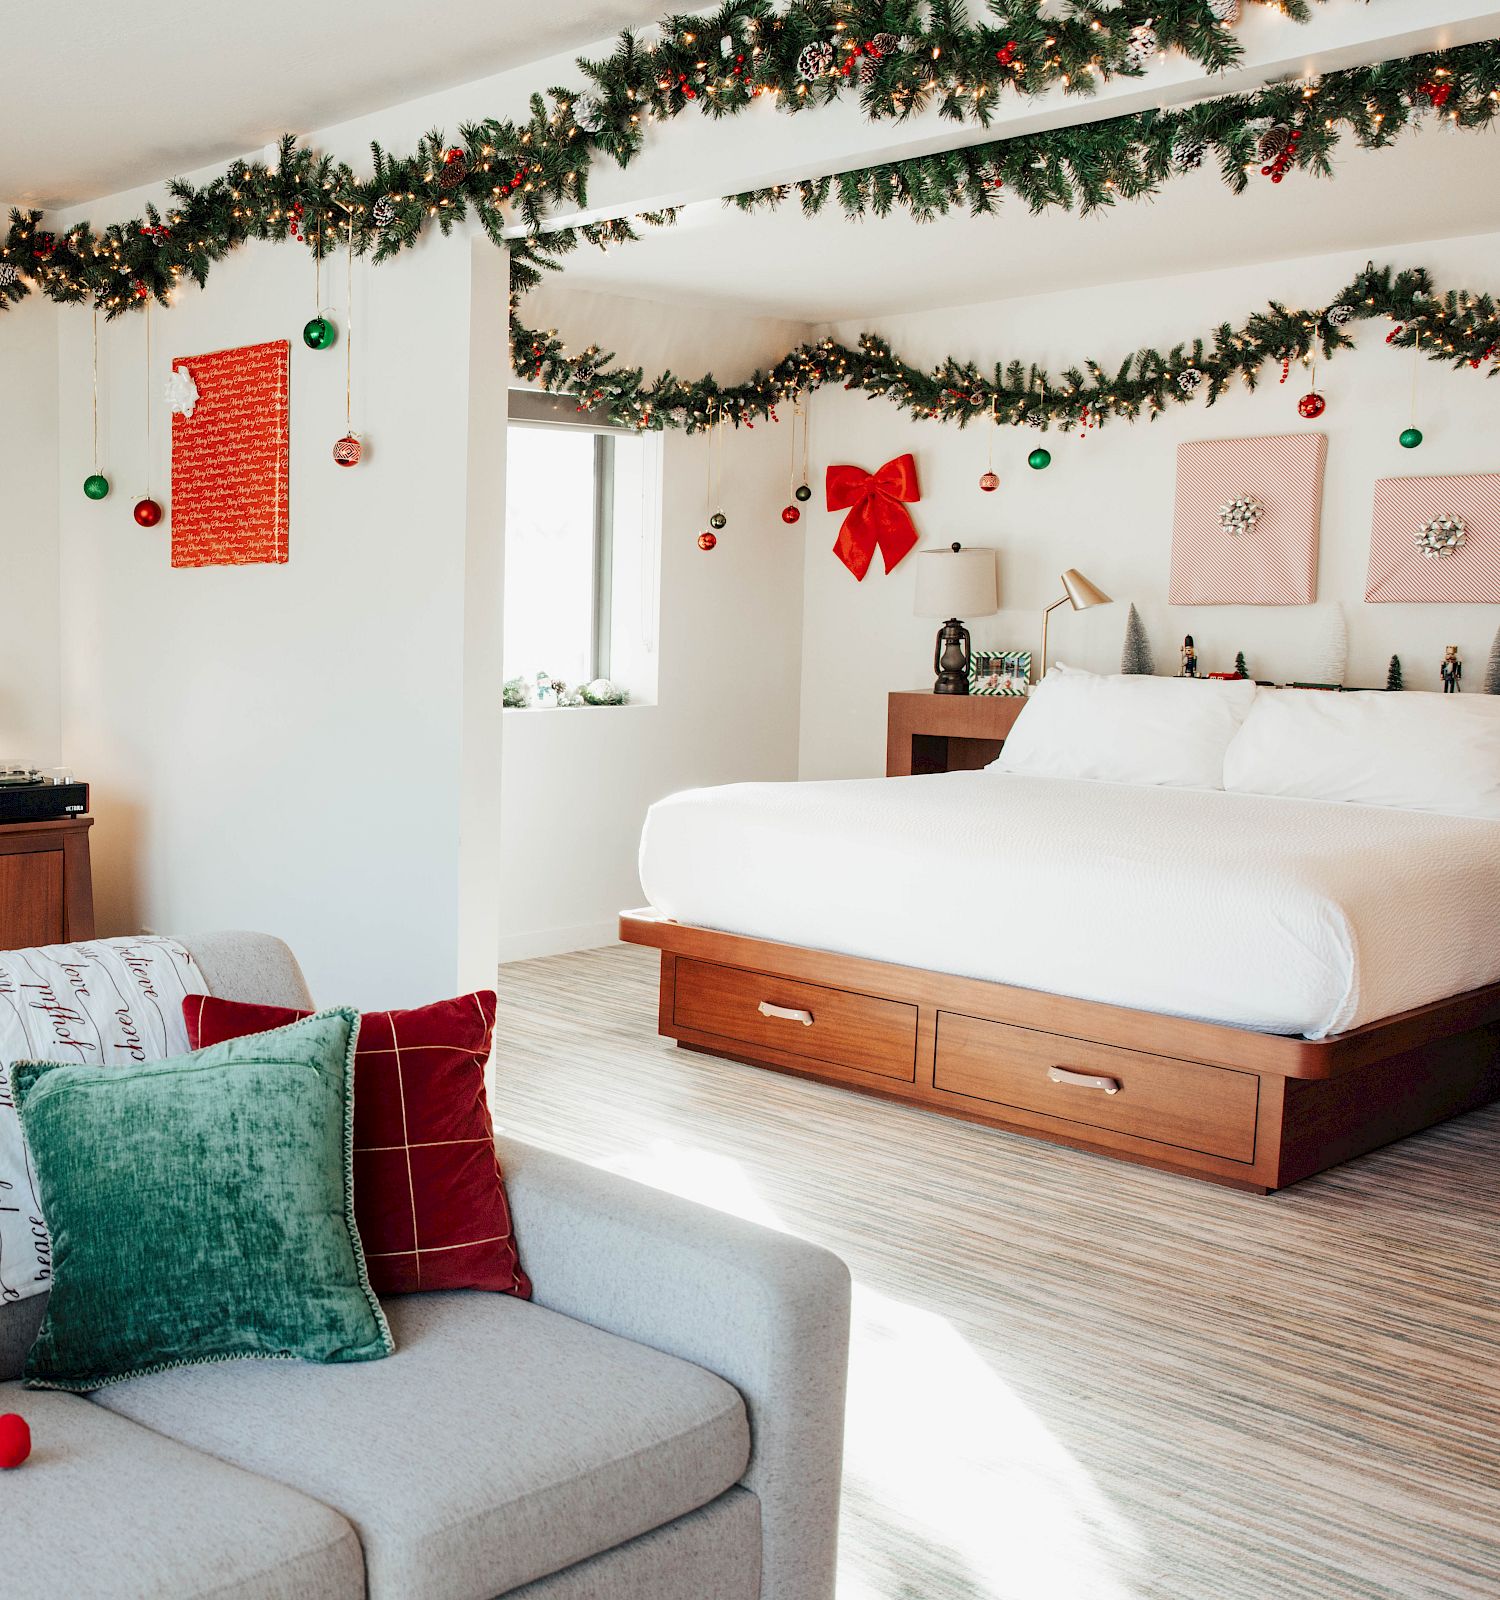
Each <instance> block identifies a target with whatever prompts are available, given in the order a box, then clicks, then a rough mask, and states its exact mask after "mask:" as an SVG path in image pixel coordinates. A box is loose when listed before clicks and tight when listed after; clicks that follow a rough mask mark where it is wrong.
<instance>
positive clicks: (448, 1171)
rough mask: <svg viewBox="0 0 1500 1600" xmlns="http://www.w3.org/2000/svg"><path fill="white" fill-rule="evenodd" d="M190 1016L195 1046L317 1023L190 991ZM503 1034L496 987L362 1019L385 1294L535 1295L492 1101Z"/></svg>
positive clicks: (378, 1277) (362, 1108) (373, 1232)
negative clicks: (494, 1046) (492, 1065)
mask: <svg viewBox="0 0 1500 1600" xmlns="http://www.w3.org/2000/svg"><path fill="white" fill-rule="evenodd" d="M182 1014H183V1018H184V1019H185V1021H186V1022H187V1030H188V1043H189V1044H190V1045H191V1046H192V1047H193V1049H194V1050H199V1049H202V1048H203V1047H204V1046H205V1045H211V1044H219V1043H221V1042H222V1041H223V1040H225V1039H238V1038H241V1037H243V1036H244V1035H245V1034H247V1033H265V1032H267V1031H268V1030H269V1029H271V1028H281V1027H285V1026H286V1024H287V1023H289V1022H297V1021H299V1020H300V1019H301V1018H303V1017H306V1016H311V1015H312V1013H311V1012H308V1011H294V1010H292V1009H291V1008H290V1007H287V1006H255V1005H246V1004H244V1003H242V1002H240V1001H238V1000H219V999H216V998H215V997H214V996H213V995H207V994H190V995H188V996H187V997H186V998H185V999H184V1000H183V1002H182ZM494 1026H495V995H494V992H493V991H492V990H489V989H486V990H484V991H482V992H481V993H478V994H469V995H464V996H463V997H462V998H461V999H457V1000H440V1001H438V1003H437V1004H436V1005H430V1006H420V1007H418V1008H417V1009H415V1010H412V1011H367V1012H365V1014H364V1016H363V1018H362V1019H361V1022H360V1027H359V1044H358V1047H357V1049H356V1051H355V1056H354V1215H355V1220H356V1221H357V1222H358V1224H359V1236H360V1239H361V1240H362V1242H363V1244H364V1247H365V1260H366V1262H367V1263H368V1266H369V1271H370V1283H371V1285H372V1287H373V1288H374V1290H375V1292H376V1293H377V1294H411V1293H413V1292H414V1291H416V1290H418V1289H494V1290H498V1291H499V1292H500V1293H502V1294H515V1295H520V1296H521V1297H522V1298H523V1299H529V1298H530V1297H531V1283H530V1280H529V1279H528V1278H527V1276H526V1274H525V1273H524V1272H522V1270H521V1263H520V1261H519V1260H518V1259H517V1256H516V1244H515V1239H514V1237H513V1236H512V1233H511V1224H510V1206H509V1204H508V1203H507V1201H506V1198H505V1184H504V1181H503V1179H502V1178H501V1174H500V1163H499V1162H498V1160H497V1159H496V1157H495V1142H494V1132H493V1130H492V1128H491V1126H490V1108H489V1104H488V1102H487V1101H486V1099H485V1093H484V1068H485V1063H486V1062H487V1061H488V1060H489V1056H490V1036H491V1034H492V1033H493V1031H494Z"/></svg>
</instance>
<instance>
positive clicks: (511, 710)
mask: <svg viewBox="0 0 1500 1600" xmlns="http://www.w3.org/2000/svg"><path fill="white" fill-rule="evenodd" d="M656 704H657V703H656V701H654V700H627V701H626V702H625V704H624V705H622V706H501V708H500V709H501V711H502V712H503V713H504V714H505V715H506V716H507V717H555V716H577V715H578V714H579V712H592V713H593V714H594V715H595V716H598V715H599V714H600V713H601V712H605V711H607V712H609V713H610V714H611V715H612V716H618V715H619V714H620V712H622V711H655V710H656Z"/></svg>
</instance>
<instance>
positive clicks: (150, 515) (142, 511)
mask: <svg viewBox="0 0 1500 1600" xmlns="http://www.w3.org/2000/svg"><path fill="white" fill-rule="evenodd" d="M134 515H135V520H136V521H137V522H138V523H140V525H141V526H142V527H143V528H154V527H155V526H156V525H157V523H158V522H160V521H161V519H162V515H163V512H162V509H161V507H160V506H159V505H158V504H157V503H156V501H155V500H153V499H152V498H151V496H150V495H147V496H146V497H145V499H143V500H137V501H136V503H135V513H134Z"/></svg>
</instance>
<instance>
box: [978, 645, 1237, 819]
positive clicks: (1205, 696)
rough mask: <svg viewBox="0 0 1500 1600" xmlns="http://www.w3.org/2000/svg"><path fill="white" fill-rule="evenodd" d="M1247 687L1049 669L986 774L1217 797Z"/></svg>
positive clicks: (1188, 679) (1061, 668)
mask: <svg viewBox="0 0 1500 1600" xmlns="http://www.w3.org/2000/svg"><path fill="white" fill-rule="evenodd" d="M1254 699H1255V685H1254V684H1253V683H1250V682H1248V681H1247V680H1243V679H1241V680H1239V681H1234V682H1225V681H1219V680H1209V679H1201V678H1200V679H1193V678H1153V677H1123V676H1118V675H1117V676H1114V677H1107V678H1106V677H1101V676H1099V674H1097V673H1093V672H1078V671H1076V670H1074V669H1073V668H1071V667H1062V666H1058V667H1053V668H1052V670H1051V671H1050V672H1049V673H1048V674H1047V676H1046V677H1045V678H1043V680H1042V681H1041V682H1040V683H1039V684H1038V685H1037V686H1036V688H1034V689H1033V690H1032V691H1031V696H1030V698H1029V699H1028V700H1027V702H1026V705H1025V708H1024V709H1023V710H1022V712H1021V715H1020V716H1019V717H1017V718H1016V725H1015V727H1014V728H1012V729H1011V731H1010V735H1009V737H1008V738H1007V739H1006V741H1005V744H1004V746H1003V747H1002V749H1001V751H1000V754H999V755H998V756H997V757H996V758H995V760H994V761H993V762H991V763H990V770H991V771H993V772H1018V773H1025V774H1027V775H1028V776H1031V777H1039V778H1095V779H1098V780H1100V781H1102V782H1106V783H1156V784H1166V785H1169V786H1171V787H1175V788H1181V789H1222V788H1223V787H1224V752H1225V750H1226V749H1228V747H1229V741H1230V740H1231V739H1233V738H1234V736H1235V734H1236V733H1237V732H1238V731H1239V727H1240V724H1241V723H1242V722H1243V721H1244V720H1245V714H1246V713H1247V712H1248V711H1249V709H1250V703H1251V701H1253V700H1254Z"/></svg>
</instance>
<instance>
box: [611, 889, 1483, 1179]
mask: <svg viewBox="0 0 1500 1600" xmlns="http://www.w3.org/2000/svg"><path fill="white" fill-rule="evenodd" d="M620 937H621V938H622V939H624V940H626V941H628V942H629V943H631V944H640V945H649V946H651V947H653V948H654V949H657V950H660V951H661V998H660V1012H659V1021H658V1026H659V1029H660V1032H661V1033H662V1034H663V1035H665V1036H666V1037H667V1038H670V1039H675V1040H676V1041H677V1043H678V1044H679V1045H681V1046H686V1047H687V1048H689V1049H692V1050H700V1051H703V1052H704V1053H706V1054H708V1055H718V1056H727V1057H729V1058H730V1059H731V1060H735V1061H746V1062H750V1063H751V1064H753V1065H755V1066H762V1067H772V1068H774V1069H776V1070H777V1071H781V1072H795V1073H800V1074H802V1075H803V1076H805V1077H810V1078H819V1079H822V1080H823V1081H825V1082H828V1083H836V1084H841V1085H843V1086H845V1087H848V1088H857V1089H861V1090H864V1091H865V1092H867V1093H870V1094H878V1095H884V1096H886V1097H888V1098H891V1099H895V1100H902V1101H906V1102H908V1103H910V1104H912V1105H917V1106H922V1107H924V1108H925V1109H927V1110H929V1111H941V1112H945V1113H946V1114H947V1115H949V1116H955V1117H963V1118H965V1119H967V1120H969V1121H973V1122H983V1123H988V1124H990V1125H992V1126H994V1127H997V1128H1005V1129H1008V1130H1010V1131H1011V1132H1013V1133H1027V1134H1031V1135H1033V1136H1035V1137H1037V1138H1042V1139H1051V1140H1053V1141H1055V1142H1056V1143H1058V1144H1066V1145H1072V1146H1074V1147H1075V1148H1078V1149H1082V1150H1092V1151H1095V1152H1097V1153H1098V1154H1101V1155H1110V1156H1115V1157H1117V1158H1119V1159H1121V1160H1125V1161H1137V1162H1141V1163H1144V1164H1145V1165H1147V1166H1152V1167H1161V1168H1164V1169H1166V1170H1167V1171H1169V1172H1179V1173H1185V1174H1188V1175H1190V1176H1192V1177H1196V1178H1206V1179H1208V1180H1210V1181H1211V1182H1214V1183H1222V1184H1230V1185H1233V1186H1235V1187H1237V1188H1241V1189H1249V1190H1252V1191H1253V1192H1255V1193H1258V1194H1265V1193H1267V1192H1268V1191H1270V1190H1272V1189H1280V1188H1283V1187H1284V1186H1285V1185H1287V1184H1289V1183H1296V1182H1297V1181H1298V1180H1299V1179H1300V1178H1306V1177H1309V1176H1311V1175H1312V1174H1313V1173H1315V1172H1322V1171H1323V1170H1324V1169H1325V1168H1327V1167H1331V1166H1335V1165H1337V1164H1338V1163H1339V1162H1340V1161H1347V1160H1349V1159H1350V1158H1351V1157H1352V1156H1358V1155H1363V1154H1364V1153H1365V1151H1367V1150H1374V1149H1376V1148H1377V1147H1378V1146H1380V1145H1383V1144H1389V1143H1390V1142H1391V1141H1392V1140H1394V1139H1400V1138H1403V1137H1404V1136H1405V1135H1406V1134H1409V1133H1415V1132H1416V1131H1417V1129H1419V1128H1426V1127H1430V1126H1431V1125H1432V1124H1433V1123H1435V1122H1441V1121H1443V1120H1444V1119H1445V1118H1447V1117H1453V1116H1457V1115H1458V1114H1459V1113H1460V1112H1464V1111H1470V1110H1473V1109H1474V1108H1475V1107H1476V1106H1481V1105H1485V1104H1487V1103H1488V1102H1489V1101H1491V1100H1495V1099H1500V984H1491V985H1490V986H1488V987H1487V988H1483V989H1473V990H1470V991H1469V992H1468V993H1467V994H1460V995H1454V996H1453V997H1452V998H1451V999H1447V1000H1440V1001H1438V1002H1436V1003H1435V1004H1433V1005H1428V1006H1421V1007H1419V1008H1417V1009H1416V1010H1414V1011H1405V1012H1402V1013H1401V1014H1400V1015H1399V1016H1394V1017H1386V1018H1385V1019H1384V1020H1382V1021H1380V1022H1372V1023H1369V1024H1367V1025H1366V1026H1364V1027H1362V1028H1355V1029H1353V1030H1352V1031H1351V1032H1349V1033H1344V1034H1340V1035H1338V1036H1337V1037H1335V1038H1331V1039H1319V1040H1310V1039H1301V1038H1286V1037H1283V1036H1280V1035H1275V1034H1264V1033H1253V1032H1249V1031H1247V1030H1245V1029H1242V1028H1229V1027H1221V1026H1218V1025H1215V1024H1213V1023H1207V1022H1189V1021H1185V1020H1183V1019H1182V1018H1180V1017H1167V1016H1161V1015H1158V1014H1157V1013H1155V1012H1149V1011H1130V1010H1126V1009H1125V1008H1123V1007H1120V1006H1108V1005H1100V1004H1097V1003H1095V1002H1093V1001H1088V1000H1070V999H1067V998H1066V997H1064V996H1062V995H1053V994H1045V993H1042V992H1041V991H1038V990H1034V989H1015V988H1010V987H1008V986H1007V985H1005V984H999V983H986V982H982V981H980V980H978V979H974V978H956V977H952V976H950V975H948V974H945V973H940V972H925V971H922V970H921V969H919V968H914V967H898V966H893V965H889V964H887V963H885V962H880V961H867V960H863V959H861V958H858V957H855V956H843V955H837V954H834V953H832V952H830V951H827V950H808V949H804V948H803V947H801V946H799V945H789V944H774V943H772V942H770V941H769V940H765V939H746V938H741V937H740V936H738V935H736V934H730V933H715V932H712V931H710V930H708V929H705V928H695V927H689V926H687V925H685V924H680V923H676V922H672V921H671V920H669V919H668V918H665V917H662V916H660V915H659V914H658V913H657V912H655V911H652V910H649V909H648V910H644V911H629V912H625V913H624V914H623V915H622V916H621V918H620Z"/></svg>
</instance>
